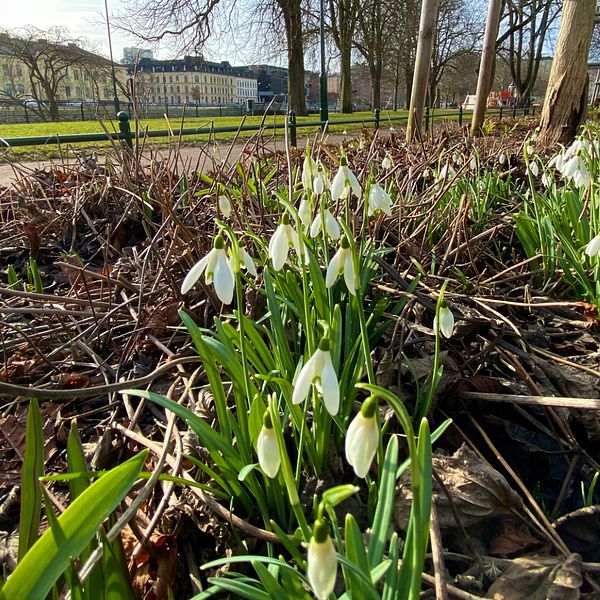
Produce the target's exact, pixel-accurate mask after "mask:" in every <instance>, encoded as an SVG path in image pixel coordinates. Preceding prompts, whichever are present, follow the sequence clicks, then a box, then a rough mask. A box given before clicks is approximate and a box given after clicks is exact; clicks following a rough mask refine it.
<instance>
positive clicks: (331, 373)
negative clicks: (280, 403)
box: [292, 337, 340, 415]
mask: <svg viewBox="0 0 600 600" xmlns="http://www.w3.org/2000/svg"><path fill="white" fill-rule="evenodd" d="M311 385H314V386H315V387H316V388H317V391H318V392H319V394H320V395H321V396H322V398H323V402H324V404H325V408H326V409H327V412H328V413H329V414H330V415H337V412H338V409H339V406H340V386H339V384H338V378H337V375H336V374H335V369H334V368H333V363H332V362H331V353H330V352H329V339H328V338H326V337H324V338H322V339H321V341H320V342H319V347H318V348H317V350H316V351H315V353H314V354H313V355H312V356H311V357H310V358H309V359H308V361H307V362H306V364H305V365H304V366H303V367H302V369H300V374H299V375H298V379H296V383H295V385H294V393H293V394H292V404H300V403H301V402H303V401H304V399H305V398H306V396H307V395H308V392H309V390H310V386H311Z"/></svg>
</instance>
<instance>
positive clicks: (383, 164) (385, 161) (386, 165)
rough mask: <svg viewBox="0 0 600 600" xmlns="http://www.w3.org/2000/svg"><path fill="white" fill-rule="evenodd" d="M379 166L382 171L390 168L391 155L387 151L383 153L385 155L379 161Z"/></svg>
mask: <svg viewBox="0 0 600 600" xmlns="http://www.w3.org/2000/svg"><path fill="white" fill-rule="evenodd" d="M381 168H382V169H383V170H384V171H387V170H388V169H391V168H392V157H391V156H390V153H389V152H386V153H385V157H384V159H383V160H382V161H381Z"/></svg>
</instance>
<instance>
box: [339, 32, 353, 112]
mask: <svg viewBox="0 0 600 600" xmlns="http://www.w3.org/2000/svg"><path fill="white" fill-rule="evenodd" d="M344 46H345V44H344ZM340 54H341V56H340V67H341V81H340V102H341V105H342V112H343V113H351V112H352V46H347V47H343V48H340Z"/></svg>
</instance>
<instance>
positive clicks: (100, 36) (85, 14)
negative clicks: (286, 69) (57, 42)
mask: <svg viewBox="0 0 600 600" xmlns="http://www.w3.org/2000/svg"><path fill="white" fill-rule="evenodd" d="M122 5H123V3H122V2H121V0H108V10H109V13H110V14H116V13H118V12H119V10H122ZM105 19H106V17H105V16H104V0H21V1H19V0H10V9H9V10H6V11H4V14H3V15H2V23H1V26H2V28H5V29H15V28H18V27H23V26H25V25H33V26H35V27H37V28H39V29H49V28H50V27H53V26H61V27H66V28H67V29H68V30H69V33H70V35H71V37H75V38H85V39H87V40H88V41H89V42H90V43H91V45H92V47H93V49H95V50H96V51H98V52H99V53H101V54H104V55H105V56H108V40H107V33H106V20H105ZM111 36H112V45H113V56H114V58H115V60H116V61H119V60H120V59H121V57H122V55H123V54H122V48H123V47H124V46H136V47H140V46H142V47H144V46H143V44H142V43H141V42H140V41H138V40H136V39H135V38H133V37H128V36H127V35H125V34H123V33H122V32H120V31H118V30H117V29H116V28H112V29H111ZM158 56H159V57H160V58H168V57H170V56H172V52H170V51H169V50H164V51H163V52H162V53H161V51H160V48H159V49H158ZM207 57H208V58H210V59H211V60H229V61H230V62H232V63H233V64H241V63H244V62H246V61H251V60H252V58H251V57H249V56H244V54H243V53H240V52H234V48H233V47H232V48H223V47H221V48H209V51H208V52H207Z"/></svg>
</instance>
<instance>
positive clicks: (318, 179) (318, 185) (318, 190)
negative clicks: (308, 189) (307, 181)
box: [313, 171, 325, 196]
mask: <svg viewBox="0 0 600 600" xmlns="http://www.w3.org/2000/svg"><path fill="white" fill-rule="evenodd" d="M324 191H325V175H323V173H321V171H318V172H317V174H316V175H315V176H314V178H313V192H314V193H315V194H316V195H317V196H320V195H321V194H322V193H323V192H324Z"/></svg>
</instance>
